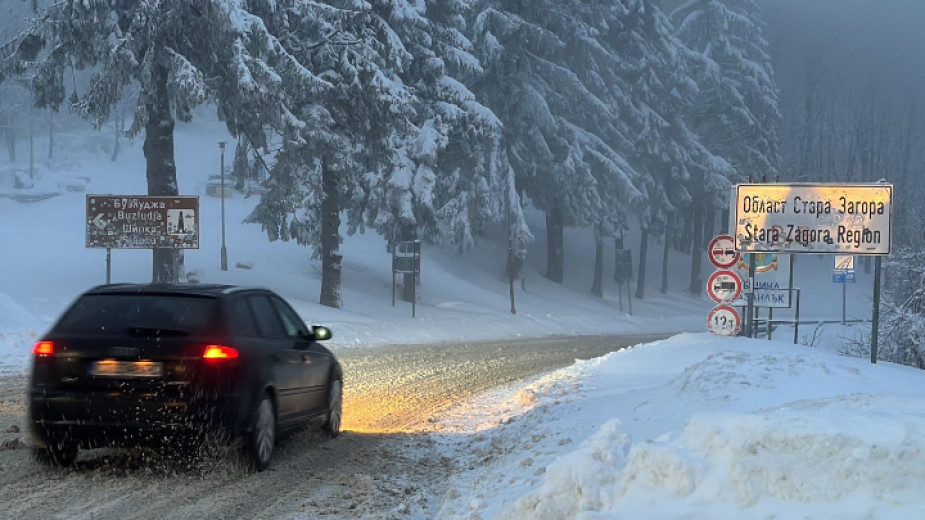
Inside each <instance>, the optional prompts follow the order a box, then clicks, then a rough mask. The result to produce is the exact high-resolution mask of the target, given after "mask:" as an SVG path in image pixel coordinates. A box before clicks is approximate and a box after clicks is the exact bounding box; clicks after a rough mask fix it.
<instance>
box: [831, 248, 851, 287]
mask: <svg viewBox="0 0 925 520" xmlns="http://www.w3.org/2000/svg"><path fill="white" fill-rule="evenodd" d="M832 282H834V283H854V282H855V275H854V255H834V264H833V269H832Z"/></svg>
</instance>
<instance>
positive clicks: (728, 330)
mask: <svg viewBox="0 0 925 520" xmlns="http://www.w3.org/2000/svg"><path fill="white" fill-rule="evenodd" d="M707 330H709V331H710V332H712V333H713V334H716V335H717V336H736V335H738V334H739V331H740V330H742V317H741V316H740V315H739V313H738V312H737V311H736V310H735V309H734V308H732V307H730V306H728V305H717V306H716V307H713V310H711V311H710V314H708V315H707Z"/></svg>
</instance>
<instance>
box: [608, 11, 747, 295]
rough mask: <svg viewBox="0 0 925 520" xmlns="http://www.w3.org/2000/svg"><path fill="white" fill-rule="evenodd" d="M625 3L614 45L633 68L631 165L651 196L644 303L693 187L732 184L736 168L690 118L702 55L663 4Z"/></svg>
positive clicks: (645, 225) (645, 220)
mask: <svg viewBox="0 0 925 520" xmlns="http://www.w3.org/2000/svg"><path fill="white" fill-rule="evenodd" d="M622 4H623V6H624V8H625V14H624V15H623V16H622V17H621V22H622V28H621V29H622V30H620V31H618V32H616V33H614V34H613V43H612V45H613V46H614V48H616V49H617V50H618V51H619V52H620V55H621V56H622V57H623V60H624V62H625V65H626V66H625V68H624V70H623V73H622V76H623V78H624V80H625V82H626V84H627V85H628V87H627V88H628V95H629V97H630V99H632V102H633V104H634V105H635V107H636V110H635V111H634V112H631V113H630V117H631V121H630V125H631V126H632V127H633V132H634V133H635V139H634V141H633V153H632V154H631V155H630V156H629V157H627V159H628V160H629V162H630V163H631V164H632V165H633V167H635V168H636V169H637V170H639V171H640V172H641V173H642V174H643V176H644V185H645V186H646V193H647V194H648V195H649V207H648V208H647V209H646V211H644V212H642V215H641V217H642V218H641V226H642V231H643V233H642V243H641V244H640V259H639V266H640V269H639V272H638V280H637V291H636V297H637V298H642V297H644V294H645V292H644V287H645V279H644V277H645V270H644V269H643V268H642V267H643V266H644V265H645V263H646V259H645V251H646V250H647V248H646V246H647V244H646V241H647V240H648V237H649V234H650V233H654V234H659V235H661V234H665V235H666V240H667V239H668V233H669V232H670V230H669V229H668V223H669V222H670V221H671V220H673V219H675V217H676V216H677V215H679V214H681V212H682V211H684V210H686V209H687V208H689V207H690V206H691V201H692V195H691V192H690V190H691V186H692V185H695V184H696V185H701V184H705V183H708V182H713V180H714V177H715V178H717V179H723V178H725V176H726V174H727V173H728V170H729V166H728V163H726V161H724V160H723V159H722V158H720V157H717V156H715V155H714V154H712V153H711V152H710V151H709V150H708V149H706V148H705V147H704V146H703V145H702V144H701V143H700V142H699V140H698V137H697V135H696V134H695V133H694V132H692V131H691V130H690V128H688V125H687V123H686V121H685V119H684V114H685V113H686V110H687V107H688V106H690V104H691V103H694V102H695V100H696V95H697V84H696V82H695V81H694V74H695V67H696V65H697V63H698V62H697V55H696V54H695V53H693V52H691V51H690V49H688V48H687V47H685V46H684V45H683V43H681V42H680V41H679V40H678V39H677V38H675V37H674V36H673V28H672V26H671V23H670V21H669V20H668V18H667V16H666V15H665V14H664V13H663V12H662V11H661V10H660V9H659V8H658V5H657V2H653V1H652V0H623V1H622ZM636 114H638V117H634V116H635V115H636ZM698 181H699V182H698ZM696 256H698V257H699V256H700V255H699V253H698V254H697V255H696Z"/></svg>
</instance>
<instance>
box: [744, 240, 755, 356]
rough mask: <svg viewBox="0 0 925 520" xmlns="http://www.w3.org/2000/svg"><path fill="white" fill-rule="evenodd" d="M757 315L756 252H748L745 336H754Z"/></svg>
mask: <svg viewBox="0 0 925 520" xmlns="http://www.w3.org/2000/svg"><path fill="white" fill-rule="evenodd" d="M754 316H755V253H749V254H748V308H747V309H746V311H745V337H746V338H750V337H752V327H753V326H754V323H752V319H753V318H754Z"/></svg>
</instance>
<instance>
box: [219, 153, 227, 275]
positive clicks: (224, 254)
mask: <svg viewBox="0 0 925 520" xmlns="http://www.w3.org/2000/svg"><path fill="white" fill-rule="evenodd" d="M218 148H219V150H221V153H222V160H221V166H220V167H221V169H222V171H221V174H222V271H227V270H228V250H227V249H225V141H219V142H218Z"/></svg>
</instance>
